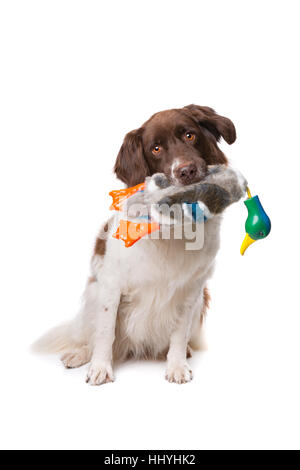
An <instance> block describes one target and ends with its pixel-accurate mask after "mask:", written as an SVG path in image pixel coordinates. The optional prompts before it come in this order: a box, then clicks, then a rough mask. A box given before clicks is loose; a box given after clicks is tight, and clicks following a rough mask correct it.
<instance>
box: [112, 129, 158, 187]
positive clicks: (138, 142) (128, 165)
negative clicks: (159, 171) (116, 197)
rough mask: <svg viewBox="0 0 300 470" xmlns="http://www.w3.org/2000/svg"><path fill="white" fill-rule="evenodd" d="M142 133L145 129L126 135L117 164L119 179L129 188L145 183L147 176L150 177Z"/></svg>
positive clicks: (115, 168)
mask: <svg viewBox="0 0 300 470" xmlns="http://www.w3.org/2000/svg"><path fill="white" fill-rule="evenodd" d="M142 133H143V128H140V129H136V130H134V131H131V132H129V133H128V134H126V136H125V139H124V142H123V144H122V147H121V148H120V151H119V153H118V156H117V160H116V163H115V167H114V171H115V173H116V175H117V177H118V178H119V179H120V180H121V181H123V182H124V183H125V184H127V186H135V185H136V184H139V183H143V182H144V181H145V179H146V176H150V171H149V168H148V165H147V162H146V160H145V156H144V149H143V142H142Z"/></svg>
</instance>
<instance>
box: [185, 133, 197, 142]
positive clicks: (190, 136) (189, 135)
mask: <svg viewBox="0 0 300 470" xmlns="http://www.w3.org/2000/svg"><path fill="white" fill-rule="evenodd" d="M185 138H186V140H189V141H190V142H192V141H193V140H194V139H195V134H193V133H192V132H186V133H185Z"/></svg>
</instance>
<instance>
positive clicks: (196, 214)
mask: <svg viewBox="0 0 300 470" xmlns="http://www.w3.org/2000/svg"><path fill="white" fill-rule="evenodd" d="M184 204H185V205H186V208H187V210H188V212H189V213H190V215H191V216H192V219H193V220H194V222H197V223H198V224H201V223H202V222H206V220H207V218H206V216H205V215H204V210H203V209H202V208H201V207H200V206H199V204H198V202H192V203H188V202H185V203H184Z"/></svg>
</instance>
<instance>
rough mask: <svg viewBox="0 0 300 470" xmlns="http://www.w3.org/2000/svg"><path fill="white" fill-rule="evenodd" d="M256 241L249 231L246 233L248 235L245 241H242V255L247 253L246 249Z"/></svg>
mask: <svg viewBox="0 0 300 470" xmlns="http://www.w3.org/2000/svg"><path fill="white" fill-rule="evenodd" d="M254 242H256V240H253V238H251V237H250V236H249V235H248V233H246V236H245V238H244V241H243V243H242V246H241V250H240V252H241V255H243V254H244V253H245V251H246V250H247V248H248V246H250V245H252V243H254Z"/></svg>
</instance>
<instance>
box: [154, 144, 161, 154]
mask: <svg viewBox="0 0 300 470" xmlns="http://www.w3.org/2000/svg"><path fill="white" fill-rule="evenodd" d="M160 152H161V147H160V146H159V145H155V147H153V149H152V153H153V154H154V155H159V154H160Z"/></svg>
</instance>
